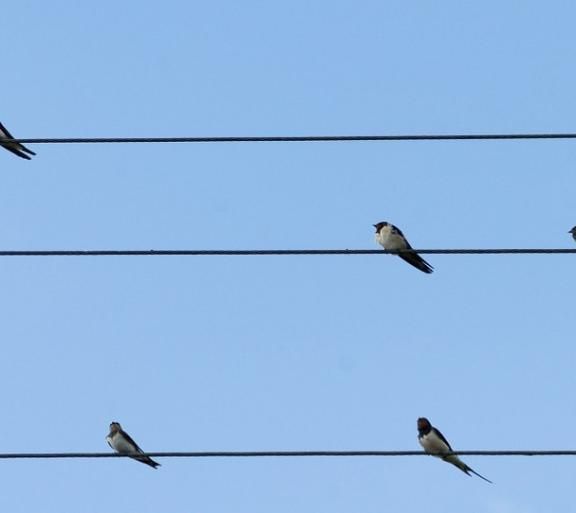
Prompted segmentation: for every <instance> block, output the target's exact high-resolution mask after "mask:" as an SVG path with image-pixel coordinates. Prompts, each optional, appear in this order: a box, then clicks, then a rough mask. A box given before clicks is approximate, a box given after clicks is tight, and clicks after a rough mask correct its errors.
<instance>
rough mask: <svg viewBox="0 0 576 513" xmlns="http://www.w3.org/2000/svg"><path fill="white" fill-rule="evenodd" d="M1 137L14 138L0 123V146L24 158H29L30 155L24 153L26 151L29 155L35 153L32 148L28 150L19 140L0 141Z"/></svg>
mask: <svg viewBox="0 0 576 513" xmlns="http://www.w3.org/2000/svg"><path fill="white" fill-rule="evenodd" d="M2 139H14V137H13V136H12V134H11V133H10V132H8V129H7V128H6V127H5V126H4V125H3V124H2V123H0V146H3V147H4V148H6V149H7V150H8V151H11V152H12V153H14V155H18V156H19V157H22V158H23V159H26V160H30V159H31V157H29V156H28V155H26V154H27V153H29V154H30V155H36V153H34V152H33V151H32V150H29V149H28V148H26V146H24V145H23V144H20V143H19V142H2Z"/></svg>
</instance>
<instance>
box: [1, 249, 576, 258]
mask: <svg viewBox="0 0 576 513" xmlns="http://www.w3.org/2000/svg"><path fill="white" fill-rule="evenodd" d="M401 253H402V254H404V253H420V254H429V255H542V254H545V255H548V254H561V255H563V254H573V253H576V249H398V250H383V249H241V250H235V249H198V250H195V249H143V250H139V249H136V250H112V249H89V250H31V251H27V250H26V251H10V250H8V251H0V257H10V256H41V257H46V256H301V255H307V256H315V255H380V254H389V255H398V254H401Z"/></svg>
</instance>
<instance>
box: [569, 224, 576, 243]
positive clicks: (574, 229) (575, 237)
mask: <svg viewBox="0 0 576 513" xmlns="http://www.w3.org/2000/svg"><path fill="white" fill-rule="evenodd" d="M568 233H571V234H572V238H573V239H574V240H576V226H575V227H574V228H572V229H571V230H570V231H569V232H568Z"/></svg>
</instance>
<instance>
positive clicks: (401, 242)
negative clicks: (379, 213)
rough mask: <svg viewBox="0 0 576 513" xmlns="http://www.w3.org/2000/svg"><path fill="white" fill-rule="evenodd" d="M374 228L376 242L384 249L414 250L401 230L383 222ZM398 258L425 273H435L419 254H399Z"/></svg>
mask: <svg viewBox="0 0 576 513" xmlns="http://www.w3.org/2000/svg"><path fill="white" fill-rule="evenodd" d="M372 226H374V228H376V235H375V238H376V242H377V243H378V244H380V246H382V247H383V248H384V249H386V250H396V249H412V246H410V244H409V242H408V241H407V240H406V237H404V234H403V233H402V232H401V231H400V228H397V227H396V226H394V225H393V224H391V223H387V222H386V221H381V222H380V223H376V224H374V225H372ZM398 256H399V257H400V258H401V259H402V260H404V261H406V262H408V263H409V264H410V265H413V266H414V267H416V269H419V270H420V271H422V272H423V273H426V274H430V273H433V272H434V268H433V267H432V266H431V265H430V264H429V263H428V262H426V260H424V259H423V258H422V257H421V256H420V255H419V254H418V253H398Z"/></svg>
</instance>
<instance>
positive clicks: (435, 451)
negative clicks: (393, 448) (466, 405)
mask: <svg viewBox="0 0 576 513" xmlns="http://www.w3.org/2000/svg"><path fill="white" fill-rule="evenodd" d="M418 441H419V442H420V445H421V446H422V447H423V448H424V450H425V451H426V452H427V453H428V454H431V455H432V456H437V457H438V458H442V459H443V460H444V461H447V462H448V463H452V465H455V466H456V467H458V468H459V469H460V470H461V471H462V472H464V473H465V474H467V475H470V472H472V474H475V475H477V476H478V477H480V478H482V479H484V481H488V482H489V483H492V481H490V480H489V479H486V478H485V477H484V476H481V475H480V474H478V472H476V471H475V470H472V469H471V468H470V467H469V466H468V465H466V463H464V462H463V461H462V460H461V459H460V458H459V457H458V456H456V455H455V454H452V455H444V454H446V453H448V452H453V451H452V447H450V444H449V443H448V440H446V438H444V435H443V434H442V433H440V431H438V430H437V429H436V428H435V427H432V424H430V421H429V420H428V419H427V418H424V417H420V418H419V419H418Z"/></svg>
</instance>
